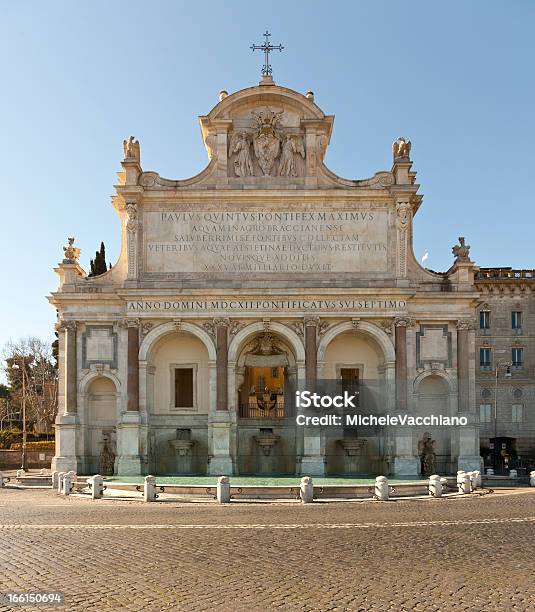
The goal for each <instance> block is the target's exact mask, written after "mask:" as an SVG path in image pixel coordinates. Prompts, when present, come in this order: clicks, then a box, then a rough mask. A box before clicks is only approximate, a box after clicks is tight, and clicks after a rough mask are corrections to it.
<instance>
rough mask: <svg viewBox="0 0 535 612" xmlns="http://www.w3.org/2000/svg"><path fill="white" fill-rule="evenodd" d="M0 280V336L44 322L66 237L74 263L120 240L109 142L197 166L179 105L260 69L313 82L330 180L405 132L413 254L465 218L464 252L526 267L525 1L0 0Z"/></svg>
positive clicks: (529, 233)
mask: <svg viewBox="0 0 535 612" xmlns="http://www.w3.org/2000/svg"><path fill="white" fill-rule="evenodd" d="M0 8H1V19H0V62H1V65H2V86H3V87H2V89H3V93H2V95H1V96H0V117H1V125H2V130H1V146H0V176H1V180H2V196H1V206H2V221H3V222H2V225H1V234H0V249H1V253H0V254H1V256H2V262H3V264H4V265H3V283H2V284H3V291H2V299H1V301H0V321H1V325H0V346H1V345H3V344H4V343H5V341H6V340H7V339H8V338H10V337H11V338H18V337H20V336H25V335H30V334H32V335H33V334H35V335H38V336H41V337H43V338H46V337H49V336H50V337H52V333H53V328H52V326H53V322H54V318H55V316H54V311H53V308H52V307H50V306H49V305H48V303H47V302H46V299H45V296H46V295H47V294H48V293H49V292H50V291H51V290H54V288H55V287H56V286H57V277H56V276H55V274H54V272H53V267H54V266H55V265H56V264H57V263H58V262H59V260H60V259H61V256H62V246H63V244H65V240H66V237H67V236H69V235H71V234H74V235H75V236H76V242H77V245H78V246H79V247H81V249H82V257H81V263H82V264H83V265H84V267H86V268H87V267H88V261H89V258H90V256H91V254H92V253H94V251H95V249H96V248H97V247H98V245H99V244H100V241H101V240H104V242H105V243H106V246H107V251H108V254H109V258H110V259H111V261H112V262H113V261H115V259H116V257H117V255H118V252H119V223H118V219H117V217H116V214H115V212H114V210H113V208H112V206H111V203H110V195H111V194H112V193H113V184H114V182H115V179H116V174H115V173H116V172H117V171H118V170H119V169H120V160H121V154H122V140H123V138H124V137H126V136H128V135H129V134H135V135H136V136H137V137H138V138H139V140H140V143H141V155H142V165H143V167H144V169H145V170H156V171H158V172H160V174H161V175H162V176H164V177H167V178H185V177H189V176H191V175H194V174H196V173H197V172H199V171H200V170H201V169H202V168H203V167H204V166H205V164H206V161H207V159H206V152H205V150H204V147H203V145H202V141H201V137H200V130H199V125H198V121H197V116H198V115H200V114H205V113H207V112H208V111H209V110H210V109H211V108H212V106H213V105H214V104H215V103H216V102H217V96H218V92H219V90H220V89H223V88H224V89H227V90H228V91H229V92H233V91H236V90H237V89H240V88H243V87H248V86H251V85H254V84H256V83H257V82H258V80H259V72H260V67H261V64H262V54H261V53H259V52H256V53H254V54H253V52H252V51H251V50H250V49H249V46H250V45H251V44H252V43H253V42H255V43H260V42H262V36H261V34H262V33H263V32H264V31H265V29H266V28H268V29H269V30H270V31H271V32H272V34H273V36H272V42H274V43H279V42H281V43H283V44H284V45H285V47H286V49H285V51H284V52H283V53H282V54H280V53H276V54H273V58H272V64H273V69H274V77H275V81H276V82H277V83H278V84H281V85H284V86H287V87H290V88H293V89H296V90H298V91H301V92H306V91H307V90H309V89H312V90H313V91H314V92H315V94H316V102H317V104H318V105H319V106H320V107H321V108H322V109H323V110H324V112H325V113H328V114H334V115H335V116H336V120H335V125H334V133H333V138H332V140H331V144H330V147H329V150H328V155H327V164H328V165H329V167H330V168H331V169H332V170H334V171H335V172H336V173H338V174H340V175H342V176H344V177H348V178H366V177H368V176H371V175H373V173H374V172H376V171H377V170H382V169H389V168H390V166H391V152H390V145H391V142H392V140H393V139H394V138H396V137H397V136H399V135H405V136H408V137H409V138H410V139H411V141H412V144H413V147H412V157H413V160H414V169H415V170H417V172H418V181H419V182H420V183H421V193H423V194H424V196H425V198H424V202H423V205H422V207H421V208H420V211H419V212H418V215H417V216H416V219H415V251H416V254H417V256H418V257H421V255H423V253H424V252H425V251H426V250H429V259H428V261H427V262H426V264H427V265H428V266H429V267H431V268H433V269H435V270H445V269H447V268H448V267H449V265H450V263H451V261H452V256H451V246H452V245H453V244H454V243H455V242H456V239H457V236H459V235H465V236H466V239H467V243H468V244H470V245H471V246H472V252H471V254H472V256H473V259H474V260H475V261H476V262H477V263H478V264H479V265H481V266H513V267H524V268H529V267H531V268H533V267H535V256H534V251H533V240H534V230H535V223H534V215H533V208H534V202H533V199H534V198H533V193H532V188H531V183H532V176H533V168H534V161H535V160H534V155H533V146H534V144H533V143H534V142H535V118H534V117H535V84H534V76H533V75H534V68H533V67H534V60H535V52H534V44H535V43H534V38H533V28H534V26H535V3H534V2H530V1H527V0H516V1H515V2H506V1H505V0H504V1H503V2H498V1H489V0H486V1H480V0H471V1H470V2H466V1H450V2H443V3H438V2H429V1H428V0H425V1H415V0H413V1H411V2H408V1H404V0H392V1H388V2H381V1H377V0H374V1H373V2H372V1H371V0H369V1H368V2H349V1H344V2H342V1H330V2H318V1H315V0H311V1H309V2H301V1H296V2H278V1H272V2H269V3H265V2H258V3H253V2H232V1H229V2H224V3H223V2H210V1H207V0H203V2H198V3H194V2H179V1H174V2H163V1H153V2H148V1H145V2H140V1H135V0H129V1H128V2H125V1H122V0H114V1H113V2H109V1H92V2H86V3H81V2H76V3H75V2H60V1H55V0H49V1H48V2H39V1H37V0H33V1H26V2H17V1H12V0H11V1H5V0H4V1H0Z"/></svg>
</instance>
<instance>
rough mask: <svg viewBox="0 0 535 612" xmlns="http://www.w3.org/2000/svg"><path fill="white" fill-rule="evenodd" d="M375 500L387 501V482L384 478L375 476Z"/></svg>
mask: <svg viewBox="0 0 535 612" xmlns="http://www.w3.org/2000/svg"><path fill="white" fill-rule="evenodd" d="M374 497H375V499H377V500H379V501H388V497H389V495H388V480H387V478H386V476H377V478H376V479H375V495H374Z"/></svg>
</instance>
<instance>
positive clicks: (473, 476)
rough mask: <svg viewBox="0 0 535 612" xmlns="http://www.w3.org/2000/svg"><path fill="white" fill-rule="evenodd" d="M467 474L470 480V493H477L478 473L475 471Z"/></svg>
mask: <svg viewBox="0 0 535 612" xmlns="http://www.w3.org/2000/svg"><path fill="white" fill-rule="evenodd" d="M466 473H467V474H468V476H469V478H470V491H475V490H476V489H477V472H476V471H475V470H474V471H472V472H466Z"/></svg>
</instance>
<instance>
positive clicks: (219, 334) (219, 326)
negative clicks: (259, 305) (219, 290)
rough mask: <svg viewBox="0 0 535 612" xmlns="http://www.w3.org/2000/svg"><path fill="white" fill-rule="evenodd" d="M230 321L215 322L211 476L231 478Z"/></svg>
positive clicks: (215, 320)
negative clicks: (229, 407)
mask: <svg viewBox="0 0 535 612" xmlns="http://www.w3.org/2000/svg"><path fill="white" fill-rule="evenodd" d="M229 324H230V321H229V319H226V318H222V319H214V328H215V343H216V411H215V414H212V415H210V419H209V422H208V437H209V454H210V457H209V463H208V473H209V474H211V475H214V476H229V475H230V474H232V473H233V472H234V462H233V459H232V453H231V415H230V413H229V411H228V327H229Z"/></svg>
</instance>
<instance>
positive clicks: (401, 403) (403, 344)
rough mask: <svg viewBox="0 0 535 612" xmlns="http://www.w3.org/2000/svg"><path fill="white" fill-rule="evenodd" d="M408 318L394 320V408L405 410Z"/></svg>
mask: <svg viewBox="0 0 535 612" xmlns="http://www.w3.org/2000/svg"><path fill="white" fill-rule="evenodd" d="M408 324H409V321H408V319H406V318H404V317H400V318H399V319H396V320H395V321H394V327H395V330H396V338H395V343H396V410H400V411H403V412H405V411H406V410H407V326H408Z"/></svg>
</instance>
